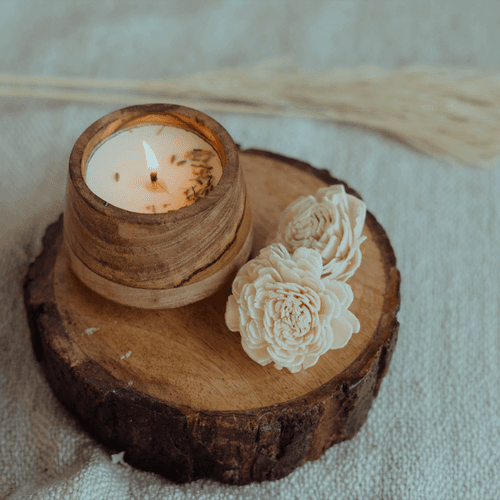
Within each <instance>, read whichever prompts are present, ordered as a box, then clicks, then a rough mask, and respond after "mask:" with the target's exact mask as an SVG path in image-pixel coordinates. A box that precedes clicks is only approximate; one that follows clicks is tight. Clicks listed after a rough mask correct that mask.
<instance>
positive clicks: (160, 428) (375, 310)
mask: <svg viewBox="0 0 500 500" xmlns="http://www.w3.org/2000/svg"><path fill="white" fill-rule="evenodd" d="M240 161H241V163H242V166H243V170H244V174H245V179H246V185H247V189H248V193H249V199H250V205H251V208H252V214H253V225H254V232H255V237H254V247H253V250H252V253H253V255H256V254H257V253H258V251H259V250H260V248H262V247H263V246H264V243H265V239H266V237H267V235H268V233H269V232H271V231H273V230H275V228H276V226H277V222H278V218H279V215H280V213H281V211H282V210H283V209H284V208H285V207H286V205H288V204H289V203H290V202H292V201H293V200H294V199H296V198H297V197H298V196H301V195H305V194H312V193H314V192H315V191H316V190H317V188H319V187H321V186H325V185H329V184H334V183H339V182H340V181H338V180H336V179H333V178H332V177H331V176H330V175H329V174H328V173H327V172H326V171H319V170H316V169H314V168H313V167H311V166H309V165H307V164H305V163H302V162H298V161H295V160H291V159H288V158H284V157H282V156H278V155H274V154H271V153H267V152H263V151H256V150H248V151H242V152H240ZM344 185H345V184H344ZM346 190H347V192H349V193H351V194H356V193H354V191H353V190H352V189H350V188H348V187H347V186H346ZM363 234H365V235H366V236H367V238H368V239H367V240H366V241H365V242H364V243H363V244H362V247H361V250H362V253H363V259H362V263H361V267H360V268H359V269H358V271H357V272H356V274H355V275H354V276H353V277H352V278H351V279H350V280H349V284H350V285H351V287H352V289H353V292H354V302H353V303H352V305H351V307H350V310H351V311H352V312H353V313H354V314H355V315H356V316H357V317H358V319H359V320H360V323H361V330H360V332H359V333H357V334H355V335H353V337H352V339H351V340H350V341H349V343H348V344H347V346H346V347H344V348H343V349H339V350H333V351H329V352H328V353H327V354H326V355H324V356H323V357H322V358H320V360H319V362H318V363H317V364H316V365H315V366H313V367H311V368H309V369H308V370H305V371H302V372H300V373H297V374H292V373H290V372H289V371H288V370H286V369H284V370H282V371H278V370H276V369H275V368H274V367H273V365H272V364H271V365H268V366H265V367H262V366H260V365H258V364H256V363H255V362H253V361H252V360H251V359H250V358H249V357H248V356H247V355H246V354H245V353H244V351H243V349H242V347H241V344H240V337H239V334H238V333H233V332H231V331H229V330H228V329H227V327H226V325H225V321H224V311H225V305H226V301H227V297H228V295H229V294H230V290H231V282H228V283H227V285H226V286H225V287H224V288H223V289H221V290H220V291H219V292H217V293H216V294H215V295H213V296H211V297H209V298H207V299H205V300H202V301H200V302H197V303H194V304H191V305H189V306H185V307H182V308H178V309H165V310H143V309H137V308H133V307H127V306H123V305H119V304H116V303H114V302H111V301H109V300H107V299H105V298H103V297H101V296H99V295H97V294H96V293H94V292H92V291H91V290H90V289H89V288H87V287H86V286H84V285H83V284H82V283H81V282H80V281H79V280H78V279H77V278H76V277H75V276H74V275H73V274H72V272H71V271H70V269H69V267H68V258H67V255H66V253H65V249H64V245H62V244H61V243H62V216H61V218H60V219H59V220H58V221H57V222H56V223H55V224H53V225H52V226H50V227H49V228H48V229H47V233H46V235H45V237H44V240H43V244H44V250H43V252H42V253H41V255H39V257H38V258H37V259H36V261H35V262H34V263H33V264H32V265H31V266H30V269H29V272H28V274H27V276H26V280H25V304H26V308H27V312H28V319H29V324H30V329H31V332H32V339H33V345H34V349H35V352H36V354H37V357H38V359H39V360H40V361H41V363H42V365H43V367H44V370H45V373H46V376H47V379H48V380H49V382H50V384H51V385H52V387H53V389H54V392H55V393H56V394H57V396H58V397H59V398H60V399H61V401H62V402H63V403H64V404H65V405H66V406H67V407H68V408H69V409H70V410H71V411H72V412H73V413H74V414H75V415H76V416H77V417H78V418H79V420H80V421H81V423H82V425H83V426H84V427H85V428H86V429H87V430H88V431H89V432H90V433H91V434H92V435H93V436H95V437H96V438H97V439H98V440H100V441H102V442H103V443H105V444H106V445H107V446H109V447H111V448H113V449H115V450H117V451H125V457H124V458H125V460H126V461H127V462H128V463H129V464H131V465H134V466H136V467H138V468H141V469H144V470H148V471H153V472H156V473H159V474H161V475H163V476H165V477H167V478H168V479H171V480H173V481H176V482H187V481H192V480H195V479H199V478H211V479H216V480H219V481H222V482H226V483H232V484H246V483H249V482H252V481H264V480H271V479H279V478H282V477H284V476H286V475H287V474H289V473H290V472H292V471H293V470H294V469H295V468H296V467H298V466H299V465H301V464H303V463H304V462H306V461H307V460H314V459H317V458H319V457H320V456H321V454H322V453H323V452H324V451H325V450H326V449H327V448H329V447H330V446H332V444H335V443H338V442H340V441H343V440H345V439H349V438H352V437H353V436H354V435H355V434H356V432H358V430H359V429H360V427H361V426H362V424H363V423H364V421H365V420H366V417H367V413H368V410H369V408H370V406H371V403H372V400H373V398H374V397H375V396H376V395H377V392H378V390H379V387H380V383H381V380H382V378H383V377H384V375H385V373H386V371H387V367H388V364H389V361H390V359H391V355H392V352H393V350H394V347H395V344H396V338H397V331H398V328H399V324H398V322H397V320H396V314H397V311H398V309H399V284H400V276H399V272H398V271H397V269H396V267H395V264H396V261H395V257H394V252H393V250H392V248H391V245H390V243H389V240H388V238H387V236H386V234H385V232H384V231H383V229H382V228H381V227H380V225H379V224H378V223H377V221H376V220H375V218H374V217H373V215H371V214H370V213H369V212H368V213H367V218H366V224H365V228H364V233H363Z"/></svg>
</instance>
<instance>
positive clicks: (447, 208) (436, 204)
mask: <svg viewBox="0 0 500 500" xmlns="http://www.w3.org/2000/svg"><path fill="white" fill-rule="evenodd" d="M0 7H1V14H0V47H2V50H1V51H0V72H2V73H12V74H14V73H16V74H33V75H36V74H46V75H60V76H66V75H67V76H92V77H101V78H105V77H109V78H146V79H157V78H162V77H175V76H182V75H187V74H190V73H193V72H195V71H200V70H213V69H217V68H221V67H225V66H235V65H252V64H256V63H258V62H259V61H261V60H263V59H266V58H270V57H282V56H284V55H287V54H291V55H292V57H293V60H294V63H296V64H297V65H299V66H301V67H303V68H309V69H314V70H319V69H325V68H335V67H357V66H361V65H373V66H379V67H382V68H386V69H391V68H392V69H394V68H397V67H400V66H410V65H425V66H430V65H434V66H456V67H468V68H472V69H475V68H476V69H488V68H494V67H497V68H498V67H500V51H498V50H497V47H499V46H500V31H499V30H498V21H499V17H500V4H497V3H495V2H489V1H486V0H480V1H476V2H467V1H466V0H460V1H451V0H450V1H443V2H435V1H430V0H422V1H418V2H416V1H415V2H411V1H403V0H402V1H399V2H398V1H381V2H371V1H369V0H353V1H337V2H331V1H327V0H320V1H316V2H300V1H298V0H295V1H291V2H280V1H271V2H264V1H256V2H244V1H243V0H234V1H231V0H215V1H212V2H203V3H201V2H194V1H187V2H161V3H157V2H149V1H143V2H136V3H134V2H129V1H120V2H109V1H102V2H63V1H47V2H27V1H8V0H6V1H4V2H2V3H1V6H0ZM113 109H115V107H114V106H107V105H100V104H81V103H80V104H79V103H65V102H54V101H43V100H36V101H34V100H33V101H31V100H27V99H22V98H0V111H1V112H0V158H1V161H0V297H1V299H2V300H1V301H0V499H6V498H9V500H10V499H35V498H36V499H50V500H55V499H58V498H60V499H84V500H88V499H133V498H137V499H139V498H140V499H146V498H150V499H157V498H164V499H195V498H200V499H207V500H212V499H221V500H222V499H223V500H227V499H236V498H244V499H260V498H276V499H287V500H288V499H325V500H326V499H354V498H365V499H426V500H427V499H436V500H439V499H456V498H461V499H474V498H482V499H492V498H498V491H500V395H499V390H498V387H500V368H499V365H500V364H499V363H498V360H499V359H500V328H499V317H500V309H499V307H500V306H499V304H500V285H499V283H500V267H499V266H500V265H499V259H500V257H499V250H498V249H499V248H500V217H499V213H500V201H499V196H498V193H499V192H500V169H499V168H498V167H500V165H496V166H493V167H491V168H490V169H473V168H470V167H465V166H453V165H450V164H448V163H445V162H442V161H439V160H436V159H433V158H430V157H428V156H425V155H423V154H420V153H418V152H416V151H413V150H411V149H410V148H408V147H406V146H404V145H403V144H400V143H398V142H397V141H394V140H393V139H390V138H388V137H385V136H383V135H382V134H378V133H376V132H373V131H370V130H361V129H358V128H356V127H353V126H346V125H339V124H335V123H328V122H321V121H315V120H313V119H305V118H304V119H292V118H285V117H263V116H258V117H257V116H248V115H245V116H243V115H232V114H222V113H219V114H215V113H211V115H212V116H213V117H214V118H215V119H216V120H218V121H219V122H220V123H221V124H222V125H223V126H224V127H225V128H226V129H227V130H228V131H229V133H230V134H231V135H232V136H233V138H234V139H235V141H236V142H238V143H240V144H241V145H242V146H243V147H244V148H250V147H256V148H261V149H268V150H271V151H274V152H278V153H280V154H284V155H288V156H291V157H294V158H299V159H302V160H304V161H307V162H309V163H311V164H312V165H314V166H316V167H319V168H327V169H328V170H330V171H331V173H332V174H333V175H334V176H335V177H338V178H340V179H343V180H345V181H347V182H348V183H349V184H350V185H351V186H352V187H353V188H355V189H356V190H357V191H359V192H360V193H361V194H362V196H363V198H364V200H365V202H366V204H367V207H368V210H369V211H371V212H372V213H373V214H374V215H375V216H376V217H377V219H378V220H379V221H380V223H381V224H382V225H383V227H384V228H385V230H386V231H387V233H388V235H389V237H390V239H391V241H392V244H393V246H394V249H395V252H396V256H397V259H398V267H399V269H400V270H401V274H402V308H401V311H400V313H399V320H400V323H401V330H400V336H399V341H398V345H397V347H396V351H395V354H394V357H393V360H392V364H391V366H390V369H389V372H388V375H387V377H386V378H385V380H384V382H383V383H382V387H381V391H380V394H379V396H378V398H377V399H376V401H375V403H374V406H373V407H372V409H371V410H370V413H369V417H368V420H367V422H366V424H365V425H364V427H363V428H362V430H361V431H360V433H359V434H358V436H357V437H356V438H355V439H353V440H352V441H349V442H345V443H343V444H340V445H337V446H334V447H333V448H331V449H330V450H328V451H327V452H325V454H324V455H323V456H322V457H321V459H319V460H318V461H316V462H313V463H307V464H305V465H304V466H303V467H301V468H299V469H298V470H297V471H295V472H294V473H292V474H291V475H290V476H288V477H287V478H285V479H283V480H281V481H276V482H267V483H262V484H253V485H248V486H244V487H240V488H238V487H232V486H226V485H221V484H219V483H214V482H211V481H198V482H195V483H192V484H187V485H174V484H171V483H169V482H168V481H166V480H165V479H163V478H161V477H159V476H155V475H153V474H149V473H145V472H141V471H138V470H136V469H134V468H132V467H130V466H128V465H123V464H120V463H115V464H114V463H112V460H111V458H110V454H111V453H115V452H116V451H120V450H106V449H104V448H103V447H101V446H100V445H99V444H98V443H96V442H95V441H94V440H93V439H92V438H90V437H89V436H88V435H87V434H86V433H85V432H83V431H82V430H81V428H80V426H79V424H78V423H77V422H76V420H75V419H74V418H73V417H72V415H71V414H70V413H68V412H67V411H66V410H65V409H64V407H63V406H62V405H61V404H60V403H59V402H58V400H57V399H56V398H55V396H54V395H53V393H52V391H51V389H50V387H49V386H48V384H47V382H46V381H45V378H44V376H43V374H42V373H41V371H40V367H39V366H38V364H37V362H36V360H35V358H34V355H33V352H32V348H31V343H30V337H29V330H28V326H27V321H26V316H25V311H24V305H23V299H22V279H23V276H24V275H25V273H26V270H27V266H28V265H29V263H30V262H31V261H32V260H33V259H34V258H35V256H36V255H37V253H38V251H39V249H40V241H41V237H42V236H43V233H44V231H45V228H46V226H47V225H48V224H49V223H51V222H53V221H54V220H55V219H56V218H57V217H58V215H59V213H60V212H61V211H62V210H63V208H64V198H65V189H66V175H67V160H68V157H69V154H70V151H71V148H72V147H73V144H74V143H75V141H76V139H77V138H78V136H79V135H80V134H81V133H82V132H83V131H84V130H85V128H86V127H87V126H88V125H90V124H91V123H92V122H94V121H95V120H97V119H98V118H100V117H101V116H103V115H105V114H106V113H109V112H110V111H112V110H113ZM202 110H203V109H202ZM124 460H125V462H126V460H127V457H126V455H125V457H124Z"/></svg>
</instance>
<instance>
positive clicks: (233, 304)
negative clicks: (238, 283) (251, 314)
mask: <svg viewBox="0 0 500 500" xmlns="http://www.w3.org/2000/svg"><path fill="white" fill-rule="evenodd" d="M225 319H226V325H227V327H228V328H229V329H230V330H231V331H232V332H238V331H239V330H240V312H239V307H238V302H237V301H236V298H235V297H234V295H230V296H229V297H228V299H227V304H226V314H225Z"/></svg>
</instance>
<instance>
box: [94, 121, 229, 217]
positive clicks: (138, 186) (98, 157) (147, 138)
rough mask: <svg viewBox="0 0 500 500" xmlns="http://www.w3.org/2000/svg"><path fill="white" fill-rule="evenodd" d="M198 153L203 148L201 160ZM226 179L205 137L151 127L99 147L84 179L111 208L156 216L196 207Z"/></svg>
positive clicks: (130, 130)
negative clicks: (154, 178)
mask: <svg viewBox="0 0 500 500" xmlns="http://www.w3.org/2000/svg"><path fill="white" fill-rule="evenodd" d="M144 143H145V144H144ZM193 150H200V151H198V152H197V151H195V152H194V155H198V157H197V158H196V157H195V158H190V156H192V154H193ZM204 152H209V153H210V154H211V155H210V154H205V153H204ZM151 153H153V154H151ZM173 156H175V158H173ZM172 160H173V163H172ZM201 160H204V161H201ZM182 161H185V163H183V164H181V165H179V162H182ZM210 167H211V169H210ZM153 172H156V174H157V181H156V182H155V181H153V178H152V177H151V174H152V173H153ZM153 175H154V174H153ZM210 176H211V179H210V181H208V179H209V178H210ZM221 176H222V165H221V162H220V159H219V157H218V156H217V153H216V152H215V150H214V149H213V148H212V146H211V145H210V144H209V143H207V142H206V141H204V140H203V139H202V138H201V137H199V136H198V135H196V134H194V133H192V132H189V131H187V130H185V129H182V128H178V127H173V126H170V125H161V124H153V123H148V124H145V125H138V126H135V127H131V128H128V129H123V130H121V131H118V132H116V133H115V134H113V135H111V136H110V137H108V138H107V139H106V140H105V141H103V142H102V143H101V144H99V146H98V147H97V148H96V149H95V150H94V151H93V152H92V154H91V155H90V157H89V159H88V161H87V164H86V168H85V175H84V178H85V182H86V183H87V185H88V187H89V188H90V190H91V191H93V192H94V193H95V194H96V195H97V196H99V197H100V198H102V199H103V200H104V201H105V202H107V203H109V204H110V205H114V206H115V207H118V208H123V209H125V210H129V211H130V212H139V213H149V214H153V213H162V212H169V211H171V210H177V209H179V208H182V207H184V206H187V205H190V204H192V203H194V202H195V201H196V200H197V199H200V198H202V197H203V196H206V194H207V193H208V191H209V189H210V187H209V186H210V184H209V185H208V187H207V182H209V183H211V185H212V186H215V185H216V184H217V183H218V182H219V180H220V178H221ZM196 179H198V181H197V180H196ZM200 179H201V180H200ZM193 192H195V193H196V194H194V195H193ZM186 193H188V194H187V195H186Z"/></svg>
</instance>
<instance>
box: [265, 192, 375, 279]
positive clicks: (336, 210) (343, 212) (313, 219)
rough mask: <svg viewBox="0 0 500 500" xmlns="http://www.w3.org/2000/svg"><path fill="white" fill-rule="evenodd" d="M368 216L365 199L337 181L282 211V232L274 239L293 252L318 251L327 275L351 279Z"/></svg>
mask: <svg viewBox="0 0 500 500" xmlns="http://www.w3.org/2000/svg"><path fill="white" fill-rule="evenodd" d="M365 217H366V205H365V204H364V203H363V201H361V200H360V199H359V198H356V197H355V196H352V195H350V194H346V193H345V189H344V186H343V185H342V184H336V185H334V186H330V187H328V188H326V187H325V188H320V189H318V191H316V194H315V195H314V196H312V195H310V196H302V197H300V198H298V199H297V200H295V201H294V202H293V203H291V204H290V205H289V206H288V207H287V208H286V209H285V210H284V211H283V213H282V214H281V217H280V221H279V225H278V233H277V235H276V236H275V237H272V238H271V240H272V241H275V242H277V243H282V244H283V245H285V247H286V248H287V249H288V251H289V252H293V251H294V250H296V249H297V248H302V247H305V248H313V249H314V250H317V251H318V252H319V253H320V254H321V258H322V260H323V266H324V268H323V276H331V277H332V278H335V279H337V280H341V281H347V280H348V279H349V278H350V277H351V276H352V275H353V274H354V272H355V271H356V269H357V268H358V267H359V265H360V264H361V250H360V249H359V246H360V245H361V243H362V242H363V241H364V240H365V239H366V237H364V236H361V233H362V231H363V226H364V223H365ZM268 243H270V241H268Z"/></svg>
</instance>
